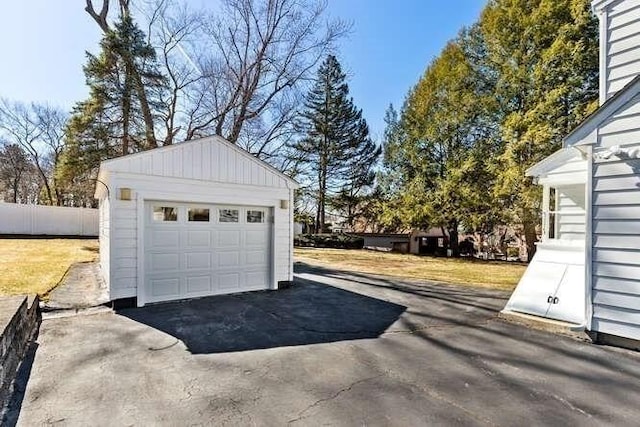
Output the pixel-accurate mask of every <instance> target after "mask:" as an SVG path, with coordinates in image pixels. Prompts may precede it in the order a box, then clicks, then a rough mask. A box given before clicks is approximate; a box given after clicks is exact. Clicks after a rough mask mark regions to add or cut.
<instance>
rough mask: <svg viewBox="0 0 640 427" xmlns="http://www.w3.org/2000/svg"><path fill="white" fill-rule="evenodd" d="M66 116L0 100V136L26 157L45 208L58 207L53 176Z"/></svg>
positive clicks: (50, 110) (41, 107)
mask: <svg viewBox="0 0 640 427" xmlns="http://www.w3.org/2000/svg"><path fill="white" fill-rule="evenodd" d="M65 122H66V114H65V113H63V112H62V111H60V110H58V109H56V108H54V107H51V106H48V105H39V104H30V105H27V104H23V103H21V102H11V101H9V100H6V99H2V100H0V133H1V134H2V135H1V136H2V138H3V139H4V140H6V141H7V142H8V143H9V144H16V145H18V146H20V147H21V148H22V149H23V150H24V152H25V153H27V155H28V156H29V158H30V159H31V161H32V162H33V165H34V166H35V168H36V170H37V172H38V176H39V177H40V180H41V181H42V182H41V183H42V186H43V188H44V192H45V198H46V200H45V202H46V203H47V204H50V205H53V204H59V203H60V199H59V198H58V197H56V196H57V194H56V190H55V185H54V183H53V178H52V172H53V169H54V167H55V164H56V162H57V160H58V158H59V155H60V153H61V151H62V145H63V133H64V126H65Z"/></svg>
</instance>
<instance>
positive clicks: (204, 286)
mask: <svg viewBox="0 0 640 427" xmlns="http://www.w3.org/2000/svg"><path fill="white" fill-rule="evenodd" d="M186 286H187V289H186V291H187V293H188V294H200V293H203V292H204V293H209V292H211V290H212V286H211V275H210V274H205V275H203V276H190V277H187V281H186Z"/></svg>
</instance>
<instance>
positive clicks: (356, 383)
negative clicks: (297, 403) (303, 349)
mask: <svg viewBox="0 0 640 427" xmlns="http://www.w3.org/2000/svg"><path fill="white" fill-rule="evenodd" d="M384 375H385V374H384V373H382V374H379V375H375V376H373V377H369V378H363V379H361V380H358V381H354V382H352V383H351V384H349V385H348V386H347V387H343V388H341V389H340V390H338V391H337V392H335V393H334V394H333V395H331V396H329V397H325V398H322V399H318V400H316V401H315V402H313V403H312V404H311V405H309V406H307V407H306V408H304V409H303V410H302V411H300V412H298V416H297V417H296V418H293V419H291V420H289V421H287V424H293V423H296V422H298V421H302V420H303V419H305V418H306V415H304V414H305V413H306V412H308V411H310V410H311V409H313V408H315V407H316V406H318V405H320V404H322V403H325V402H328V401H330V400H334V399H336V398H338V397H339V396H340V395H341V394H343V393H346V392H348V391H350V390H351V389H352V388H353V387H355V386H356V385H358V384H362V383H364V382H367V381H371V380H375V379H377V378H380V377H383V376H384Z"/></svg>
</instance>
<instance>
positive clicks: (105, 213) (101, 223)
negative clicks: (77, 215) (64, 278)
mask: <svg viewBox="0 0 640 427" xmlns="http://www.w3.org/2000/svg"><path fill="white" fill-rule="evenodd" d="M98 214H99V220H98V241H99V242H100V272H101V275H102V279H103V280H104V282H105V284H106V285H107V289H109V284H110V283H109V279H110V274H109V273H110V271H111V270H110V269H111V264H110V258H111V245H110V237H111V225H110V224H111V218H110V208H109V198H108V197H105V198H103V199H101V200H100V203H99V206H98Z"/></svg>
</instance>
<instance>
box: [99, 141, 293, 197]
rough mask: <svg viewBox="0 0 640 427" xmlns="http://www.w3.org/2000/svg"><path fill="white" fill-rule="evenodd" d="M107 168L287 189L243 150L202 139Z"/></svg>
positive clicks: (277, 175) (112, 163) (276, 175)
mask: <svg viewBox="0 0 640 427" xmlns="http://www.w3.org/2000/svg"><path fill="white" fill-rule="evenodd" d="M103 167H104V168H105V169H106V170H110V171H116V172H129V173H137V174H144V175H154V176H164V177H173V178H186V179H196V180H201V181H215V182H221V183H236V184H244V185H256V186H261V187H279V188H287V187H288V186H287V179H286V178H284V177H283V176H282V175H281V174H280V173H278V172H277V171H276V170H275V169H273V168H271V167H269V166H268V165H267V164H265V163H263V162H261V161H259V160H258V159H256V158H254V157H253V156H251V155H250V154H249V153H247V152H245V151H244V150H242V149H240V148H238V147H236V146H234V145H233V144H230V143H228V142H225V141H224V140H221V139H220V138H217V137H210V138H203V139H200V140H197V141H189V142H185V143H182V144H176V145H173V146H170V147H163V148H161V149H157V150H154V151H151V152H143V153H137V154H134V155H131V156H129V157H127V158H123V159H116V160H114V161H110V162H105V163H104V164H103Z"/></svg>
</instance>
